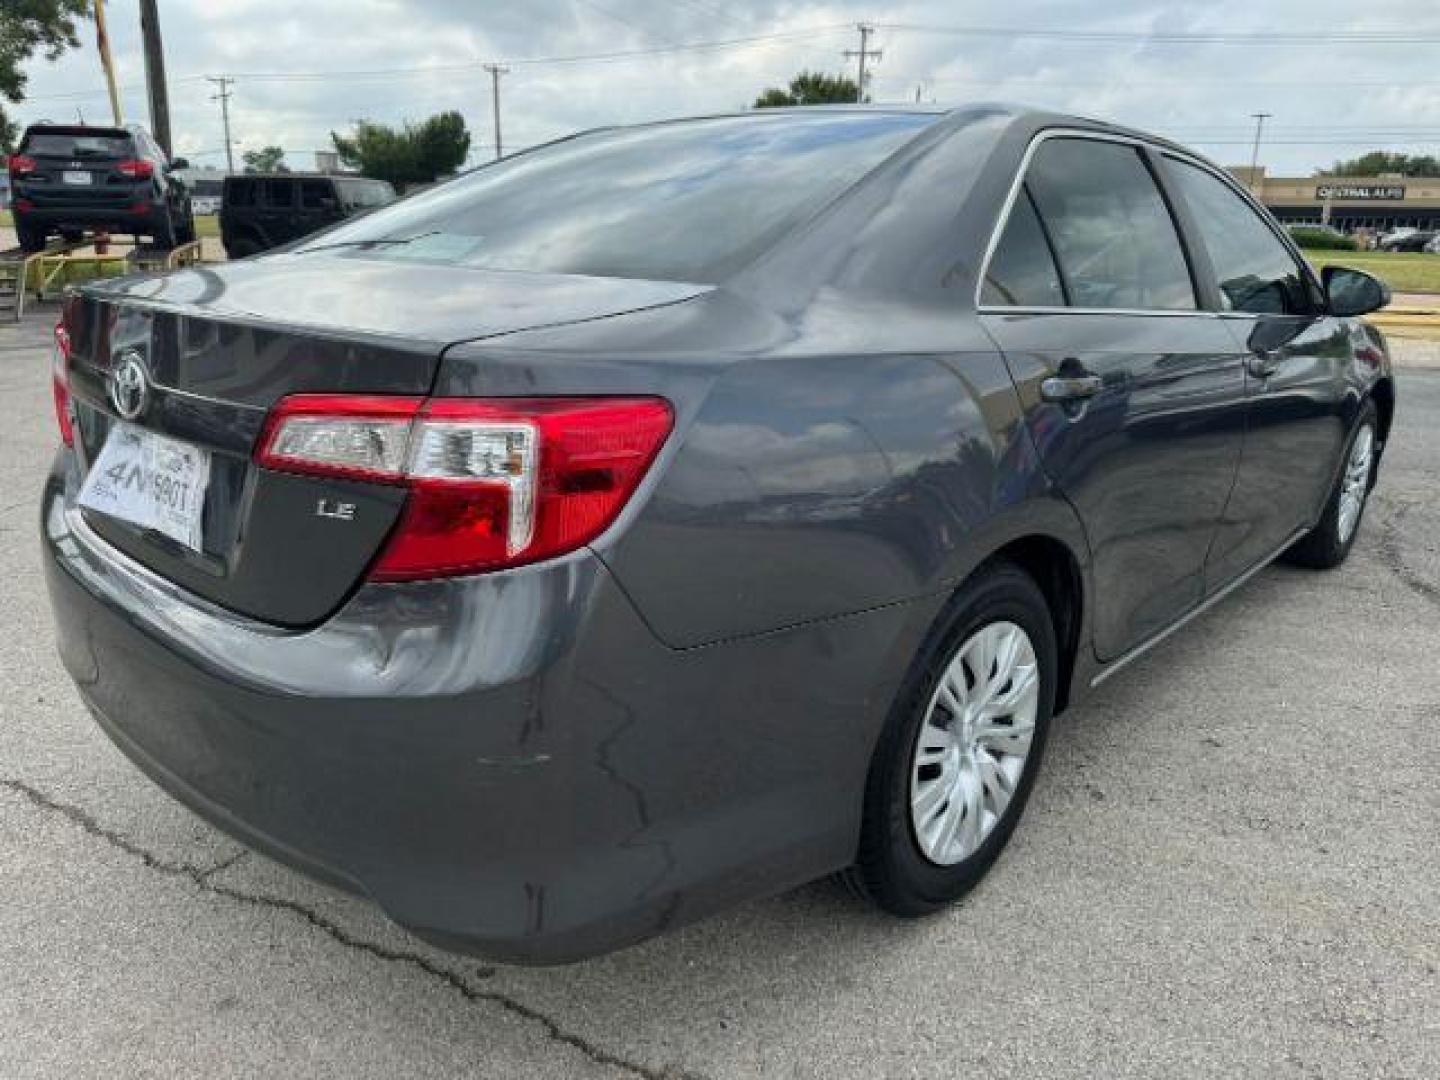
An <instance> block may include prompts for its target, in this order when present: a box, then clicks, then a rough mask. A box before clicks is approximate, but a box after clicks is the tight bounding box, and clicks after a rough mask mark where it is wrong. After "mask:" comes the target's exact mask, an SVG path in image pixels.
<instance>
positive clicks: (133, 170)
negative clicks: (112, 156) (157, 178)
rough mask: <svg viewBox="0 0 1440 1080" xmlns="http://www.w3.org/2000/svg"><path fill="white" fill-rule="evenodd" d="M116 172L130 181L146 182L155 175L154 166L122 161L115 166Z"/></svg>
mask: <svg viewBox="0 0 1440 1080" xmlns="http://www.w3.org/2000/svg"><path fill="white" fill-rule="evenodd" d="M115 169H116V171H117V172H119V173H120V174H121V175H122V176H128V177H130V179H131V180H148V179H149V178H150V177H152V176H154V175H155V166H154V165H153V164H152V163H151V162H148V161H122V162H120V163H119V164H118V165H116V166H115Z"/></svg>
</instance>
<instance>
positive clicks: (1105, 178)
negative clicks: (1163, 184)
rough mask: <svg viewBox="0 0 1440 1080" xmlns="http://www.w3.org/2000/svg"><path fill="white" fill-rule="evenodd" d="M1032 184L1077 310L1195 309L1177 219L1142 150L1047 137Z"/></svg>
mask: <svg viewBox="0 0 1440 1080" xmlns="http://www.w3.org/2000/svg"><path fill="white" fill-rule="evenodd" d="M1026 186H1027V187H1028V188H1029V189H1030V194H1031V197H1032V198H1033V199H1034V200H1035V208H1036V210H1037V211H1038V212H1039V214H1040V218H1041V220H1042V221H1043V222H1044V224H1045V228H1046V230H1047V231H1048V233H1049V236H1050V240H1051V242H1052V243H1053V244H1054V247H1055V255H1056V257H1057V258H1058V259H1059V260H1060V269H1061V271H1062V272H1063V273H1064V279H1065V283H1066V285H1068V286H1069V289H1070V302H1071V304H1073V305H1074V306H1075V307H1081V308H1122V309H1130V310H1136V311H1191V310H1194V309H1195V307H1196V303H1195V287H1194V284H1193V283H1192V281H1191V279H1190V268H1189V265H1188V264H1187V263H1186V261H1185V252H1184V249H1183V248H1182V247H1181V246H1180V236H1179V233H1178V232H1177V231H1176V228H1175V221H1174V219H1173V218H1172V217H1171V216H1170V208H1169V207H1168V206H1166V204H1165V200H1164V198H1163V197H1162V196H1161V194H1160V190H1159V188H1158V187H1156V185H1155V179H1154V177H1152V176H1151V175H1150V170H1149V169H1148V168H1147V167H1146V165H1145V162H1144V160H1143V159H1142V158H1141V156H1140V152H1139V150H1138V149H1136V148H1135V147H1133V146H1130V145H1127V144H1124V143H1112V142H1102V141H1100V140H1096V139H1049V140H1047V141H1045V142H1043V143H1041V144H1040V146H1039V148H1038V149H1037V150H1036V152H1035V156H1034V158H1033V159H1032V160H1031V162H1030V169H1029V171H1028V172H1027V173H1026Z"/></svg>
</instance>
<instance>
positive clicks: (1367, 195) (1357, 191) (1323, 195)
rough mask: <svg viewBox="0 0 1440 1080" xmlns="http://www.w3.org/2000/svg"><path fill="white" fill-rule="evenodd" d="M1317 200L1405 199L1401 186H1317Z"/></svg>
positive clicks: (1403, 189)
mask: <svg viewBox="0 0 1440 1080" xmlns="http://www.w3.org/2000/svg"><path fill="white" fill-rule="evenodd" d="M1315 198H1317V199H1393V200H1399V199H1403V198H1405V186H1404V185H1403V184H1317V185H1316V187H1315Z"/></svg>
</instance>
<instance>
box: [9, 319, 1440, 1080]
mask: <svg viewBox="0 0 1440 1080" xmlns="http://www.w3.org/2000/svg"><path fill="white" fill-rule="evenodd" d="M53 320H54V308H53V306H51V307H48V308H41V309H40V310H38V311H36V312H34V313H33V314H32V315H31V316H29V317H27V319H26V321H25V322H24V323H23V324H21V325H20V326H12V325H11V324H8V323H0V417H3V424H0V613H3V626H0V1076H4V1077H7V1078H15V1077H32V1076H35V1077H39V1076H43V1077H55V1076H66V1077H89V1076H97V1077H98V1076H106V1077H113V1076H132V1075H146V1076H194V1075H207V1076H212V1077H228V1076H254V1075H273V1076H336V1077H342V1076H343V1077H396V1076H406V1077H425V1076H457V1075H465V1076H485V1077H497V1078H506V1080H510V1078H525V1077H592V1076H594V1077H600V1076H611V1077H646V1078H658V1077H667V1076H676V1077H681V1076H684V1077H709V1078H721V1077H750V1076H781V1077H817V1078H818V1077H825V1078H838V1077H911V1076H914V1077H932V1076H933V1077H939V1076H947V1077H948V1076H964V1075H970V1076H1019V1077H1085V1078H1087V1080H1088V1078H1093V1077H1130V1076H1134V1077H1154V1076H1167V1077H1170V1076H1204V1077H1216V1076H1225V1077H1237V1076H1265V1077H1269V1078H1273V1077H1355V1076H1367V1077H1375V1076H1384V1077H1414V1078H1423V1077H1435V1076H1440V660H1437V657H1440V491H1437V487H1440V372H1421V371H1402V372H1401V374H1400V381H1399V397H1400V403H1399V409H1398V415H1397V420H1396V426H1395V431H1394V435H1393V438H1392V440H1391V446H1390V448H1389V451H1388V453H1387V459H1386V463H1385V469H1384V472H1383V476H1382V480H1381V485H1380V487H1379V489H1378V491H1377V493H1376V497H1375V500H1374V501H1373V503H1372V505H1371V507H1370V510H1369V513H1368V515H1367V518H1366V521H1365V523H1364V525H1363V527H1362V532H1361V535H1360V539H1359V542H1358V544H1357V547H1356V549H1355V552H1354V554H1353V556H1352V558H1351V560H1350V562H1349V564H1348V565H1347V566H1346V567H1345V568H1344V569H1343V570H1341V571H1339V572H1335V573H1330V574H1316V573H1312V572H1305V571H1296V570H1290V569H1284V568H1272V569H1269V570H1266V571H1265V572H1263V573H1262V574H1261V575H1259V576H1258V577H1257V578H1256V579H1255V580H1254V581H1253V582H1252V583H1250V584H1249V585H1248V586H1247V587H1246V588H1245V589H1243V590H1242V591H1241V592H1240V593H1238V594H1237V595H1235V596H1234V597H1232V598H1231V599H1229V600H1227V601H1226V602H1225V603H1224V604H1222V605H1221V606H1220V607H1219V608H1217V609H1216V610H1215V611H1213V612H1212V613H1210V614H1209V615H1207V616H1205V617H1204V618H1202V619H1200V620H1198V621H1197V622H1196V623H1194V624H1193V625H1192V626H1190V627H1189V628H1187V629H1186V630H1185V631H1184V632H1182V633H1180V634H1178V635H1176V636H1174V637H1173V638H1171V639H1170V640H1169V641H1167V642H1166V643H1165V644H1163V645H1162V646H1160V647H1159V648H1158V649H1156V650H1155V651H1153V652H1152V653H1151V654H1150V655H1149V656H1147V657H1146V658H1145V659H1143V660H1142V661H1140V662H1139V663H1137V664H1135V665H1134V666H1133V667H1132V668H1130V669H1128V670H1126V671H1125V672H1124V673H1123V674H1120V675H1117V676H1116V677H1115V678H1113V679H1111V680H1109V681H1108V682H1107V683H1105V684H1104V686H1103V688H1102V690H1101V691H1100V692H1099V693H1098V695H1097V696H1096V697H1095V698H1093V699H1092V700H1091V701H1089V702H1088V703H1086V704H1085V705H1084V706H1082V707H1080V708H1078V709H1076V710H1074V711H1072V712H1071V713H1069V714H1067V715H1066V716H1065V717H1064V718H1063V719H1062V722H1060V723H1059V724H1058V725H1057V728H1056V730H1055V733H1054V735H1053V736H1052V741H1051V745H1050V749H1049V752H1048V755H1047V760H1046V762H1045V765H1044V769H1043V771H1042V773H1041V777H1040V783H1039V786H1038V788H1037V791H1036V795H1035V798H1034V799H1033V801H1032V803H1031V805H1030V809H1029V811H1028V813H1027V816H1026V818H1025V820H1024V821H1023V822H1022V823H1021V826H1020V829H1019V831H1018V832H1017V834H1016V837H1015V841H1014V842H1013V843H1012V845H1011V846H1010V848H1009V849H1008V851H1007V853H1006V854H1005V855H1004V857H1003V858H1002V859H1001V861H1000V863H999V865H998V866H997V868H996V870H995V871H994V872H993V873H992V874H991V875H990V877H989V878H988V879H987V880H986V881H985V882H984V884H982V886H981V887H980V888H979V889H978V890H977V891H976V892H975V893H974V894H972V896H971V897H970V898H969V900H968V901H967V902H966V903H965V904H964V905H962V906H960V907H958V908H956V909H955V910H953V911H951V912H948V913H946V914H944V915H942V916H939V917H937V918H934V919H931V920H928V921H924V922H918V923H899V922H894V921H890V920H887V919H885V918H883V917H880V916H878V915H875V914H872V913H871V912H870V911H868V910H867V909H866V908H864V907H862V906H861V905H859V904H858V903H857V902H855V901H854V900H852V899H851V898H850V897H849V896H848V895H847V894H846V893H845V892H844V891H843V890H841V889H840V888H838V887H837V886H835V885H832V884H830V883H817V884H815V885H812V886H810V887H807V888H805V889H802V890H800V891H797V892H793V893H790V894H788V895H785V896H781V897H778V898H775V899H772V900H769V901H765V902H762V903H756V904H751V905H749V906H747V907H745V908H743V909H740V910H738V911H733V912H730V913H728V914H726V915H724V916H721V917H719V918H717V919H712V920H710V921H709V922H705V923H702V924H700V925H696V926H692V927H689V928H686V929H683V930H681V931H679V932H676V933H673V934H671V935H669V936H668V937H665V938H662V939H660V940H657V941H654V942H651V943H648V944H646V945H643V946H641V947H638V948H635V949H632V950H629V951H627V952H623V953H620V954H617V955H614V956H610V957H607V958H604V959H601V960H597V961H592V962H590V963H587V964H583V965H579V966H575V967H570V968H560V969H521V968H509V967H502V966H495V965H489V964H486V963H483V962H479V961H475V960H473V959H466V958H461V957H455V956H450V955H447V954H444V953H440V952H437V951H434V950H432V949H429V948H428V947H426V946H424V945H421V944H420V943H418V942H416V941H414V940H413V939H411V938H409V937H408V936H406V935H405V934H404V933H402V932H401V931H399V930H397V929H395V928H393V927H391V926H390V925H389V924H387V923H386V922H385V921H384V920H383V919H382V918H381V917H380V916H379V915H378V914H377V913H376V912H375V911H374V910H372V909H371V908H370V907H368V906H367V905H366V904H364V903H363V902H361V901H358V900H355V899H352V898H350V897H348V896H345V895H343V894H339V893H336V892H333V891H331V890H329V889H327V888H325V887H323V886H320V885H316V884H312V883H310V882H308V881H307V880H305V879H303V878H301V877H299V876H297V875H295V874H294V873H292V872H290V871H288V870H285V869H283V868H280V867H278V866H276V865H274V864H272V863H270V862H268V861H266V860H265V859H264V858H262V857H260V856H257V855H253V854H248V853H246V852H245V851H244V850H243V849H242V848H241V847H239V846H238V845H236V844H235V843H233V842H231V841H229V840H227V839H226V838H224V837H223V836H221V835H220V834H218V833H216V832H215V831H213V830H212V829H210V828H209V827H208V826H206V825H204V824H202V823H201V822H199V821H198V820H197V819H195V818H194V817H192V816H191V815H190V814H189V813H188V812H187V811H185V810H184V809H182V808H181V807H180V806H179V805H177V804H175V803H173V802H171V801H170V800H169V799H168V798H167V797H166V796H165V795H163V794H162V793H161V792H160V791H159V790H158V789H157V788H155V787H154V786H153V785H152V784H151V783H150V782H149V781H148V780H146V779H144V778H143V777H142V776H141V775H140V774H139V773H138V772H137V771H136V770H135V769H134V768H133V767H132V766H131V765H129V764H128V763H127V762H126V761H125V760H124V759H123V758H122V757H121V756H120V754H119V753H118V751H116V750H114V749H113V748H112V747H111V746H110V744H109V743H108V742H107V741H106V740H105V738H104V737H103V736H102V735H101V734H100V733H99V731H98V730H97V729H96V728H95V726H94V725H93V723H92V722H91V721H90V719H89V717H88V715H87V714H86V713H85V711H84V709H83V708H82V707H81V705H80V702H79V700H78V698H77V697H76V695H75V693H74V692H73V690H72V689H71V686H70V683H69V681H68V679H67V677H66V676H65V674H64V673H63V671H62V670H61V667H60V664H59V661H58V660H57V658H56V657H55V655H54V647H53V642H52V637H51V629H50V618H49V612H48V608H47V604H46V600H45V595H44V588H43V583H42V581H41V577H40V570H39V553H38V542H37V539H36V524H35V517H36V511H37V504H38V494H39V488H40V484H41V478H42V476H43V474H44V472H45V470H46V468H47V465H48V462H49V459H50V456H51V453H52V451H53V447H54V444H55V440H56V434H55V425H54V417H53V412H52V409H51V404H50V389H49V374H48V363H49V357H48V348H47V344H48V328H49V326H50V324H51V323H52V322H53ZM1400 358H1401V360H1402V361H1403V360H1404V355H1403V354H1401V357H1400Z"/></svg>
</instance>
